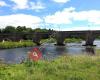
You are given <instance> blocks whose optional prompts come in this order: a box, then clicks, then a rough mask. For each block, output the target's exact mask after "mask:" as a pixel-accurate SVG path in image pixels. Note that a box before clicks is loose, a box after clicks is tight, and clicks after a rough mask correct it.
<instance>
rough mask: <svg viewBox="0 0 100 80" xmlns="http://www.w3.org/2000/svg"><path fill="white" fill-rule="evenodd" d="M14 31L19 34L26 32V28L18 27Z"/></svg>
mask: <svg viewBox="0 0 100 80" xmlns="http://www.w3.org/2000/svg"><path fill="white" fill-rule="evenodd" d="M16 31H17V32H19V33H21V32H25V31H26V27H25V26H18V27H17V28H16Z"/></svg>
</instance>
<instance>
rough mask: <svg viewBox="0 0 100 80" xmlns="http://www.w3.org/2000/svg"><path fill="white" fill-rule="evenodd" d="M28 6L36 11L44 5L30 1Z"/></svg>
mask: <svg viewBox="0 0 100 80" xmlns="http://www.w3.org/2000/svg"><path fill="white" fill-rule="evenodd" d="M30 8H31V9H33V10H36V11H39V10H41V9H45V6H44V4H43V3H42V2H40V1H38V2H36V3H35V2H30Z"/></svg>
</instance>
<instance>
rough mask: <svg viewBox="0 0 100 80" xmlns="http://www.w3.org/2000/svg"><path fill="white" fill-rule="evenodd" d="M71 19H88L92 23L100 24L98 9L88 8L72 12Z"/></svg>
mask: <svg viewBox="0 0 100 80" xmlns="http://www.w3.org/2000/svg"><path fill="white" fill-rule="evenodd" d="M72 17H73V20H79V21H88V22H89V23H93V24H96V25H97V24H100V11H99V10H89V11H80V12H75V11H74V12H73V16H72Z"/></svg>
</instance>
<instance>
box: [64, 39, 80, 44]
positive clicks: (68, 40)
mask: <svg viewBox="0 0 100 80" xmlns="http://www.w3.org/2000/svg"><path fill="white" fill-rule="evenodd" d="M81 41H82V39H77V38H66V39H65V41H64V42H65V43H72V42H81Z"/></svg>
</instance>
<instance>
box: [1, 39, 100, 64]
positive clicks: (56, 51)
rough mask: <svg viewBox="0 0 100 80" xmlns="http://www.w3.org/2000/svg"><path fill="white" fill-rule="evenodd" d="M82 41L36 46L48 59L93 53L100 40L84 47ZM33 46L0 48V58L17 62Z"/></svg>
mask: <svg viewBox="0 0 100 80" xmlns="http://www.w3.org/2000/svg"><path fill="white" fill-rule="evenodd" d="M81 45H82V43H67V44H66V45H65V46H55V45H54V44H44V45H42V46H37V47H38V48H40V51H41V52H42V53H43V59H46V60H50V59H54V58H56V57H58V56H61V55H80V54H88V55H95V51H96V50H97V49H100V47H98V45H100V41H98V42H96V45H97V46H96V47H85V46H81ZM32 48H33V47H28V48H16V49H6V50H0V59H1V58H2V59H3V60H5V61H6V62H8V63H10V62H11V63H19V62H21V61H20V60H23V59H24V58H27V55H28V54H27V53H28V52H29V51H30V50H31V49H32Z"/></svg>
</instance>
